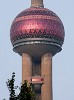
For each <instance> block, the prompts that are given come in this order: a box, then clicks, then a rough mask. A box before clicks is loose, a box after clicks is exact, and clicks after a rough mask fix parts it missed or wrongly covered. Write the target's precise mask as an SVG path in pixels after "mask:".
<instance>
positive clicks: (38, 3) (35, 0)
mask: <svg viewBox="0 0 74 100" xmlns="http://www.w3.org/2000/svg"><path fill="white" fill-rule="evenodd" d="M31 7H44V5H43V0H31Z"/></svg>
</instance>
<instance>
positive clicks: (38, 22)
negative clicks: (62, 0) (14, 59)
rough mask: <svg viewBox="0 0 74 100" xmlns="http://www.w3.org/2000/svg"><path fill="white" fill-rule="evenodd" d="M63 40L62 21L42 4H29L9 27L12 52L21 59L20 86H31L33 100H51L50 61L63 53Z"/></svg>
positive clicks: (34, 0)
mask: <svg viewBox="0 0 74 100" xmlns="http://www.w3.org/2000/svg"><path fill="white" fill-rule="evenodd" d="M64 36H65V31H64V26H63V24H62V21H61V20H60V18H59V17H58V16H57V15H56V14H55V13H54V12H53V11H51V10H49V9H47V8H44V4H43V0H31V7H30V8H28V9H26V10H24V11H22V12H21V13H19V14H18V15H17V16H16V18H15V19H14V21H13V23H12V25H11V29H10V39H11V43H12V45H13V51H14V52H16V53H18V54H19V55H20V56H21V57H22V83H23V82H24V80H27V81H28V82H29V83H31V84H32V85H33V87H34V90H35V94H36V100H53V99H52V57H53V56H54V55H55V54H57V53H58V52H60V51H61V50H62V45H63V42H64Z"/></svg>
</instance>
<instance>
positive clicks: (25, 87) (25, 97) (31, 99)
mask: <svg viewBox="0 0 74 100" xmlns="http://www.w3.org/2000/svg"><path fill="white" fill-rule="evenodd" d="M14 82H15V73H14V72H13V73H12V78H11V79H10V80H9V79H8V81H7V82H6V83H7V87H8V90H9V93H10V97H9V100H35V94H34V91H33V89H32V85H31V84H28V81H27V80H25V81H24V83H23V84H22V85H21V87H20V93H19V94H18V95H16V94H15V89H17V87H18V86H14Z"/></svg>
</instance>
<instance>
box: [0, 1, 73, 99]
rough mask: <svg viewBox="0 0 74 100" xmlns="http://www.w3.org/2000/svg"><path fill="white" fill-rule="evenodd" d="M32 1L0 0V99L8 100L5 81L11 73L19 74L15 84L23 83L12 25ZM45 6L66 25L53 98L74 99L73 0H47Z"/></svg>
mask: <svg viewBox="0 0 74 100" xmlns="http://www.w3.org/2000/svg"><path fill="white" fill-rule="evenodd" d="M30 2H31V1H30V0H0V100H3V98H6V100H9V91H8V89H7V86H6V81H7V79H10V78H11V76H12V72H15V74H16V77H15V79H16V81H15V85H18V86H20V83H21V80H22V79H21V77H22V70H21V69H22V59H21V56H19V55H18V54H17V53H15V52H13V47H12V44H11V41H10V27H11V24H12V21H13V20H14V18H15V17H16V15H17V14H19V13H20V12H21V11H23V10H24V9H26V8H29V7H30ZM44 5H45V8H48V9H50V10H52V11H54V12H55V13H56V14H57V15H58V16H59V17H60V18H61V20H62V22H63V25H64V28H65V41H64V44H63V47H62V51H61V52H60V53H58V54H56V55H55V56H54V57H53V64H52V65H53V66H52V69H53V71H52V72H53V73H52V76H53V77H52V79H53V84H52V85H53V100H74V0H44ZM17 92H18V91H17Z"/></svg>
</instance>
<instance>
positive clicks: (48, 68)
mask: <svg viewBox="0 0 74 100" xmlns="http://www.w3.org/2000/svg"><path fill="white" fill-rule="evenodd" d="M41 76H44V84H43V85H42V87H41V98H42V99H41V100H52V55H51V54H49V53H47V54H45V55H43V56H42V59H41Z"/></svg>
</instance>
